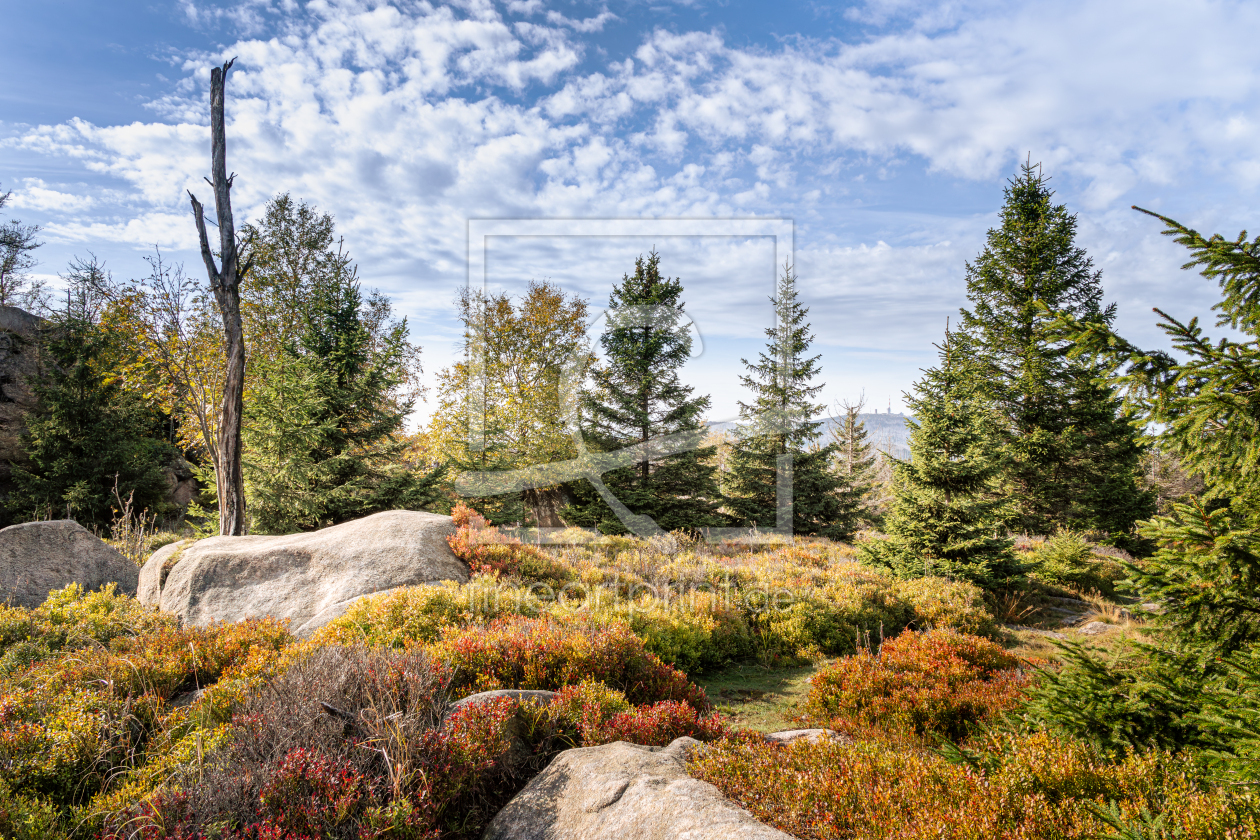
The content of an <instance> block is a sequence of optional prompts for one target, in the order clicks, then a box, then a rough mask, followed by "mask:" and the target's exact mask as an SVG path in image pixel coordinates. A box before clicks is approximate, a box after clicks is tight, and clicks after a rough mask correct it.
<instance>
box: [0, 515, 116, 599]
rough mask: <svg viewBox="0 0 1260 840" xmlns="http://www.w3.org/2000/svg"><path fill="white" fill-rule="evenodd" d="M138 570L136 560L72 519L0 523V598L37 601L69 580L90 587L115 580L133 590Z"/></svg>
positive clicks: (67, 584)
mask: <svg viewBox="0 0 1260 840" xmlns="http://www.w3.org/2000/svg"><path fill="white" fill-rule="evenodd" d="M138 573H139V570H138V569H136V564H135V563H132V562H131V561H130V560H128V559H127V558H126V557H123V556H122V555H121V554H119V553H118V552H117V551H115V550H114V549H113V548H112V547H110V546H109V545H107V544H106V543H105V542H104V541H103V540H101V539H100V538H99V537H97V536H96V535H94V534H93V533H92V532H91V531H89V530H87V529H86V528H84V527H83V526H82V525H80V524H79V523H77V522H75V521H74V520H71V519H59V520H54V521H52V522H26V523H23V524H21V525H11V526H9V527H8V528H4V529H0V602H3V603H7V604H9V605H10V606H16V607H26V608H28V609H29V608H31V607H37V606H39V605H40V604H42V603H43V602H44V600H45V599H46V598H47V597H48V593H49V592H52V591H53V590H54V589H61V588H63V587H66V586H69V585H70V584H72V583H77V584H78V585H79V586H81V587H83V588H84V589H85V590H89V591H90V590H94V589H100V588H102V587H104V586H105V585H106V584H109V583H116V584H118V591H119V592H121V593H125V594H127V595H134V594H135V592H136V583H137V579H138Z"/></svg>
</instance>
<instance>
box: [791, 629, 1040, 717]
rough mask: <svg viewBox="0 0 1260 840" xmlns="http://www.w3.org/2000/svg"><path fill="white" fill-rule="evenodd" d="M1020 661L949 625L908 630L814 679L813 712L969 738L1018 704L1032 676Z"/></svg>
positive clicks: (811, 700) (850, 657) (812, 683)
mask: <svg viewBox="0 0 1260 840" xmlns="http://www.w3.org/2000/svg"><path fill="white" fill-rule="evenodd" d="M1019 666H1020V660H1019V659H1018V657H1015V656H1013V655H1011V654H1009V653H1007V652H1006V651H1004V650H1003V649H1002V648H1001V647H999V646H998V645H996V644H994V643H993V642H991V641H988V640H987V639H981V638H977V637H975V636H965V635H963V634H960V633H954V632H952V631H948V630H936V631H932V632H929V633H913V632H905V633H902V634H901V635H900V636H898V637H896V638H895V639H892V640H890V641H887V642H884V644H883V645H882V646H881V648H880V651H879V655H878V656H873V655H871V654H870V653H869V652H867V651H862V652H860V653H858V654H857V655H855V656H849V657H845V658H844V659H841V660H840V661H839V662H837V663H835V664H834V665H832V666H830V667H828V668H825V669H823V670H822V671H820V672H819V673H818V674H816V675H815V676H814V677H813V679H812V680H811V688H810V692H809V702H808V710H809V713H810V715H811V716H812V717H815V718H817V719H819V720H830V721H834V722H835V725H836V727H837V728H840V729H845V730H850V731H853V730H857V731H868V730H871V729H877V728H883V729H888V728H895V729H902V730H909V731H912V732H914V733H917V734H925V733H928V732H932V733H938V734H941V735H944V736H946V737H949V738H955V739H956V738H961V737H964V736H965V735H967V734H968V733H969V732H971V731H972V729H973V728H974V727H975V725H976V724H977V723H980V722H981V721H984V720H986V719H988V718H990V717H992V716H993V715H995V714H998V713H1000V712H1003V711H1005V710H1007V709H1010V708H1012V707H1013V706H1015V705H1016V704H1018V703H1019V701H1020V700H1021V699H1022V698H1023V696H1024V694H1023V692H1024V689H1025V688H1027V687H1028V685H1029V683H1030V681H1031V678H1030V677H1029V676H1028V675H1027V674H1026V673H1025V672H1024V671H1022V670H1020V668H1019Z"/></svg>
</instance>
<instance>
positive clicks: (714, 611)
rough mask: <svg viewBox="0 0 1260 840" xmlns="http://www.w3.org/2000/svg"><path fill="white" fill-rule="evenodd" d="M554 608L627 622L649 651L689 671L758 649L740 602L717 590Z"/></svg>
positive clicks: (705, 667) (556, 610) (737, 657)
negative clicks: (666, 598) (736, 603)
mask: <svg viewBox="0 0 1260 840" xmlns="http://www.w3.org/2000/svg"><path fill="white" fill-rule="evenodd" d="M554 612H556V614H558V615H577V616H583V615H584V616H589V617H590V618H592V619H595V620H598V621H621V622H624V623H625V624H627V625H629V627H630V629H631V630H633V631H634V633H635V635H637V636H638V637H639V638H641V639H642V640H643V643H644V646H645V647H646V648H647V649H648V650H649V651H651V652H652V653H654V654H656V655H657V656H658V657H660V658H661V660H663V661H664V662H666V663H668V664H670V665H673V666H675V667H677V668H681V669H682V670H684V671H686V672H688V673H702V672H704V671H705V670H706V669H711V668H720V667H722V666H723V665H725V664H727V663H728V662H730V661H732V660H738V659H743V658H747V657H749V656H751V655H753V653H754V652H755V649H756V648H755V644H754V639H753V635H752V631H751V630H750V629H749V627H748V622H747V621H746V620H745V618H744V616H743V613H742V612H741V611H740V610H739V608H738V606H737V605H735V604H732V603H730V601H729V599H727V598H725V597H723V596H722V595H721V594H718V593H714V592H688V593H684V594H682V595H680V596H678V597H677V598H675V599H673V600H671V601H665V600H664V599H662V598H655V597H652V596H650V595H644V596H641V597H639V598H638V599H636V600H634V601H622V600H615V601H614V600H611V599H609V600H606V601H605V600H602V599H591V600H590V601H586V602H581V603H578V604H575V605H573V606H572V607H569V608H567V609H566V608H565V607H564V606H563V605H561V606H560V607H558V608H557V609H555V610H554Z"/></svg>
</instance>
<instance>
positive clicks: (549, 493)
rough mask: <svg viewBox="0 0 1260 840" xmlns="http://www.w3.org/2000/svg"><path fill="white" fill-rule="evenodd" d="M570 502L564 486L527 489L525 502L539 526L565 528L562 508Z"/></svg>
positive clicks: (535, 523) (536, 524)
mask: <svg viewBox="0 0 1260 840" xmlns="http://www.w3.org/2000/svg"><path fill="white" fill-rule="evenodd" d="M569 502H570V499H569V498H568V496H567V494H566V493H565V492H564V488H563V487H559V486H557V487H536V488H530V489H528V490H526V491H525V504H526V506H528V507H529V510H530V513H531V514H532V515H533V517H534V525H535V526H536V527H539V528H563V527H564V524H565V523H564V520H563V519H561V518H560V508H562V507H564V506H565V505H566V504H569Z"/></svg>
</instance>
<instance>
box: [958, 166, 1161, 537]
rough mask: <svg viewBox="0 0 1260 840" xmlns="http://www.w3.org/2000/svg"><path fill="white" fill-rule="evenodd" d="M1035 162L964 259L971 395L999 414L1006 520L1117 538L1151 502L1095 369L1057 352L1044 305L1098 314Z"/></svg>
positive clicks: (1096, 287)
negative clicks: (973, 253)
mask: <svg viewBox="0 0 1260 840" xmlns="http://www.w3.org/2000/svg"><path fill="white" fill-rule="evenodd" d="M1047 180H1048V179H1047V178H1046V177H1045V176H1043V175H1042V173H1041V170H1040V167H1039V166H1032V165H1031V164H1025V165H1024V166H1023V167H1022V171H1021V173H1020V175H1019V176H1018V177H1017V178H1015V179H1014V180H1012V181H1011V182H1010V184H1009V186H1008V187H1007V188H1006V190H1005V193H1004V196H1005V204H1004V205H1003V207H1002V210H1001V213H1000V217H1001V224H1000V226H999V227H997V228H995V229H992V230H990V231H989V233H988V240H987V242H986V245H985V248H984V250H983V251H982V252H981V253H980V255H979V257H977V259H976V261H975V262H974V263H968V264H967V298H968V300H969V301H970V302H971V308H970V309H964V310H962V326H963V331H964V332H965V333H966V338H967V340H968V342H969V344H970V346H971V348H972V351H973V352H974V353H975V354H976V356H977V358H978V360H979V361H980V362H981V364H980V365H978V366H977V369H976V370H977V374H976V375H977V376H978V377H979V379H978V384H979V386H980V395H981V396H982V397H983V398H984V399H985V400H986V401H987V402H988V403H989V405H990V406H992V408H993V410H994V411H995V412H996V413H997V416H998V418H999V422H998V424H997V425H996V426H995V435H994V440H993V446H994V447H995V449H996V451H997V452H998V453H999V455H1000V463H1001V471H1000V474H999V484H1000V487H1001V489H1002V492H1003V493H1004V495H1006V496H1008V497H1009V498H1010V499H1011V501H1012V504H1011V506H1010V509H1009V512H1010V516H1009V519H1008V520H1007V525H1008V526H1009V527H1010V528H1011V529H1013V530H1015V531H1022V532H1025V533H1038V534H1047V533H1054V532H1055V531H1057V530H1060V529H1068V528H1071V529H1087V530H1096V531H1101V532H1103V533H1105V534H1107V535H1108V536H1109V537H1110V538H1111V539H1113V540H1119V541H1121V542H1123V541H1125V540H1126V539H1127V538H1128V536H1129V534H1130V533H1131V531H1132V529H1133V524H1134V522H1135V521H1137V520H1138V519H1142V518H1144V517H1146V516H1148V515H1150V514H1151V513H1152V512H1153V510H1152V502H1151V498H1150V496H1149V494H1148V493H1145V492H1144V491H1142V490H1141V489H1140V487H1139V484H1138V476H1139V475H1140V465H1139V459H1140V457H1141V453H1142V448H1141V444H1140V440H1141V439H1140V436H1139V434H1138V432H1137V430H1136V429H1135V428H1134V427H1132V426H1131V425H1130V424H1129V423H1128V422H1127V421H1126V420H1125V419H1124V418H1122V417H1121V416H1120V412H1119V409H1120V403H1119V400H1118V399H1117V397H1116V396H1115V394H1114V393H1113V391H1112V389H1111V388H1110V387H1109V386H1106V385H1100V384H1099V383H1098V382H1097V379H1098V378H1099V376H1100V373H1101V371H1100V370H1099V369H1098V368H1097V367H1096V366H1095V365H1091V364H1089V363H1087V362H1086V361H1085V360H1082V359H1074V358H1070V357H1069V356H1068V352H1067V349H1068V348H1067V346H1066V344H1065V343H1064V342H1063V341H1061V340H1055V339H1054V338H1053V337H1052V336H1051V335H1050V334H1049V333H1048V329H1047V328H1048V325H1049V321H1048V319H1047V316H1046V315H1045V312H1046V308H1048V309H1049V310H1054V311H1057V312H1064V313H1068V314H1070V315H1071V316H1073V317H1076V318H1081V319H1084V320H1089V321H1097V322H1099V323H1105V324H1110V323H1111V321H1112V319H1113V318H1114V315H1115V306H1114V304H1113V305H1111V306H1108V307H1106V308H1103V306H1102V303H1101V302H1102V296H1103V290H1102V285H1101V272H1100V271H1098V270H1096V269H1095V268H1094V266H1093V261H1092V260H1091V259H1090V258H1089V257H1088V256H1087V255H1086V253H1085V251H1084V250H1083V249H1081V248H1079V247H1077V246H1076V243H1075V238H1076V216H1075V215H1073V214H1070V213H1069V212H1068V211H1067V208H1066V207H1065V206H1064V205H1062V204H1054V203H1053V202H1052V199H1053V196H1054V193H1053V191H1052V190H1050V188H1049V187H1048V185H1047Z"/></svg>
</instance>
